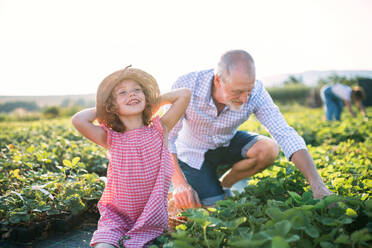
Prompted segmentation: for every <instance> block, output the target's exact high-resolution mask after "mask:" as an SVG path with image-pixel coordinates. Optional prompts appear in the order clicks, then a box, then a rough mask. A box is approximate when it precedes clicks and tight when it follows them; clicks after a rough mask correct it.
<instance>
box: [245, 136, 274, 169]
mask: <svg viewBox="0 0 372 248" xmlns="http://www.w3.org/2000/svg"><path fill="white" fill-rule="evenodd" d="M278 154H279V147H278V144H277V143H276V142H275V141H274V140H273V139H269V138H267V139H266V138H265V139H261V140H259V141H257V142H256V143H255V144H254V145H253V146H252V149H250V150H249V151H248V152H247V156H248V158H250V157H254V158H256V160H257V166H258V168H259V169H260V170H263V169H265V168H267V167H268V166H269V165H271V164H272V163H273V162H274V161H275V159H276V158H277V157H278Z"/></svg>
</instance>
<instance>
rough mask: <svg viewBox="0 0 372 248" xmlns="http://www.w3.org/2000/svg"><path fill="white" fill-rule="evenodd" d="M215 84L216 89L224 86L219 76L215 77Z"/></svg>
mask: <svg viewBox="0 0 372 248" xmlns="http://www.w3.org/2000/svg"><path fill="white" fill-rule="evenodd" d="M213 84H214V87H216V88H220V87H221V84H222V82H221V78H220V76H218V75H217V74H215V75H214V79H213Z"/></svg>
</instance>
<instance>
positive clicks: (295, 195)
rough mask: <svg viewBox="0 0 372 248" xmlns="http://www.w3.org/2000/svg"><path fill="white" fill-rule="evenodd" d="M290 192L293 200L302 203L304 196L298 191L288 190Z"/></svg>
mask: <svg viewBox="0 0 372 248" xmlns="http://www.w3.org/2000/svg"><path fill="white" fill-rule="evenodd" d="M288 194H289V195H290V196H291V197H292V199H293V200H295V202H297V203H302V198H301V196H300V195H299V194H297V193H296V192H292V191H288Z"/></svg>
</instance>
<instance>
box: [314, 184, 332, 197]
mask: <svg viewBox="0 0 372 248" xmlns="http://www.w3.org/2000/svg"><path fill="white" fill-rule="evenodd" d="M311 190H312V191H313V195H314V198H315V199H322V198H323V197H325V196H328V195H331V194H333V192H332V191H330V190H329V189H328V188H327V186H326V185H325V184H324V183H323V182H321V183H317V184H314V185H311Z"/></svg>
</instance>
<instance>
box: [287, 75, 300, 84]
mask: <svg viewBox="0 0 372 248" xmlns="http://www.w3.org/2000/svg"><path fill="white" fill-rule="evenodd" d="M303 83H304V82H303V80H302V77H301V76H299V77H298V78H297V77H296V76H294V75H291V76H289V77H288V79H287V80H285V81H284V82H283V84H284V85H299V84H303Z"/></svg>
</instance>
